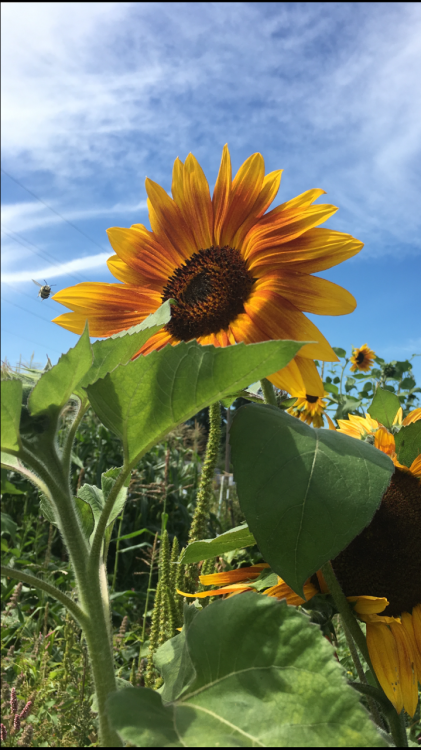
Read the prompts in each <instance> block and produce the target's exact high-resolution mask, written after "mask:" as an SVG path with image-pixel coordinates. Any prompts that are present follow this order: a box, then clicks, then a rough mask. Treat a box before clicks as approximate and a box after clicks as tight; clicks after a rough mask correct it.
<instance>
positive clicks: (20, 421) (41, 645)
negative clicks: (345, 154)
mask: <svg viewBox="0 0 421 750" xmlns="http://www.w3.org/2000/svg"><path fill="white" fill-rule="evenodd" d="M264 172H265V170H264V162H263V158H262V157H261V155H260V154H254V155H253V156H251V157H250V158H249V159H248V160H247V161H246V162H245V163H244V164H243V166H242V167H241V168H240V170H239V171H238V173H237V175H236V176H235V178H234V179H232V175H231V164H230V155H229V151H228V148H227V147H225V148H224V150H223V155H222V161H221V166H220V170H219V174H218V179H217V182H216V186H215V190H214V194H213V198H211V196H210V193H209V188H208V184H207V181H206V178H205V176H204V174H203V172H202V170H201V168H200V166H199V164H198V163H197V161H196V160H195V159H194V157H193V156H192V155H189V156H188V157H187V159H186V161H185V163H184V164H183V163H182V162H181V161H180V160H178V159H177V161H176V162H175V165H174V172H173V187H172V195H173V198H172V199H171V198H170V197H169V196H168V195H167V193H166V192H165V191H164V190H163V189H162V188H161V187H160V186H159V185H157V184H156V183H154V182H152V181H151V180H147V182H146V188H147V192H148V196H149V216H150V224H151V228H152V231H149V230H147V229H146V228H145V227H144V226H142V225H134V226H133V227H131V228H130V229H122V228H113V229H110V230H109V239H110V242H111V244H112V247H113V249H114V251H115V255H114V256H112V257H111V258H110V260H109V261H108V266H109V269H110V270H111V272H112V273H113V274H114V276H115V277H116V278H117V280H118V282H119V283H115V284H102V283H83V284H78V285H77V286H75V287H72V288H70V289H64V290H62V291H59V292H57V293H56V294H55V295H54V298H55V299H56V300H57V301H59V302H61V303H63V304H64V305H65V306H67V307H68V308H69V309H70V311H71V312H68V313H64V314H63V315H61V316H60V317H59V318H57V319H56V320H55V322H56V323H58V324H59V325H62V326H64V327H65V328H67V329H69V330H71V331H74V332H75V333H77V334H79V336H80V337H79V339H78V341H77V343H76V345H75V346H74V347H73V348H72V349H70V350H69V351H68V352H67V353H66V354H63V355H62V357H61V358H60V360H59V362H58V363H57V364H56V365H55V366H51V364H50V363H48V366H47V367H46V368H45V370H44V371H39V370H37V369H36V368H34V367H29V368H26V369H23V370H22V369H20V370H16V369H15V370H13V369H12V368H8V367H4V372H3V379H2V433H1V434H2V437H1V450H2V467H3V468H4V473H2V493H3V506H2V507H3V510H4V511H5V512H4V536H3V538H2V555H3V559H4V561H5V564H4V565H3V564H2V585H3V595H4V601H5V609H4V613H3V626H4V635H3V639H4V640H3V644H4V657H5V667H4V669H3V677H2V679H3V682H2V706H3V711H4V717H3V719H2V721H3V723H2V728H1V731H2V740H3V742H4V743H5V744H6V745H19V746H30V745H31V743H33V744H35V743H36V745H37V746H46V745H55V746H58V745H63V746H65V745H67V746H71V745H76V746H90V745H98V746H101V747H119V746H123V744H125V743H130V745H132V746H139V747H167V746H176V747H182V746H189V747H190V746H191V747H194V746H202V747H216V746H245V747H254V746H264V747H290V746H291V747H292V746H293V747H295V746H308V747H316V746H328V747H336V746H347V747H388V746H397V747H405V746H408V744H417V738H418V737H419V735H420V731H421V730H420V725H419V715H420V714H419V711H420V709H419V700H418V681H419V680H420V679H421V584H420V581H421V536H420V528H421V486H420V478H421V409H420V408H419V407H417V403H418V393H419V391H420V389H419V388H417V386H416V383H415V380H414V378H413V376H412V364H411V361H405V362H397V361H395V362H392V363H390V362H385V361H384V360H383V359H381V358H380V357H378V356H377V355H376V354H375V352H374V351H372V350H371V349H370V348H369V346H368V345H367V344H365V345H363V346H360V347H359V348H355V347H353V348H352V351H351V353H350V354H349V356H348V355H347V352H346V350H345V349H342V348H332V347H331V346H330V344H329V343H328V341H327V340H326V339H325V337H324V336H323V334H322V333H321V332H320V331H319V330H318V328H317V327H316V326H315V325H314V324H313V323H312V322H310V320H309V319H308V318H307V317H306V315H305V313H306V312H309V313H316V314H320V315H342V314H347V313H351V312H352V311H353V309H354V307H355V300H354V298H353V297H352V295H351V294H350V293H349V292H348V291H346V290H345V289H342V288H341V287H339V286H337V285H335V284H333V283H331V282H328V281H325V280H324V279H322V278H320V277H318V276H314V275H312V274H313V273H316V272H318V271H323V270H325V269H328V268H330V267H331V266H334V265H335V264H338V263H340V262H343V261H345V260H346V259H347V258H350V257H352V256H353V255H355V254H356V253H358V252H359V251H360V250H361V248H362V243H361V242H359V241H358V240H356V239H354V238H353V237H351V236H350V235H347V234H343V233H341V232H336V231H334V230H330V229H324V228H320V227H319V225H320V224H321V223H323V222H324V221H325V220H326V219H327V218H329V217H330V216H332V215H333V213H334V212H335V211H336V208H335V207H333V206H330V205H321V204H316V203H314V201H315V200H316V199H317V198H319V197H320V196H321V195H322V193H323V191H322V190H309V191H307V192H306V193H304V194H302V195H300V196H298V197H297V198H295V199H293V200H291V201H289V202H287V203H284V204H281V205H280V206H278V207H276V208H274V209H273V210H271V211H268V209H269V206H270V204H271V203H272V201H273V200H274V198H275V196H276V194H277V191H278V189H279V184H280V179H281V170H279V171H276V172H273V173H271V174H269V175H266V176H265V173H264ZM90 336H91V337H103V340H97V341H95V342H94V343H91V341H90ZM205 443H206V444H205ZM218 470H219V473H218ZM217 479H218V480H219V483H217V481H216V480H217ZM232 480H234V482H235V484H233V481H232ZM31 486H33V487H34V488H35V490H32V489H31V488H30V487H31ZM22 502H24V503H25V505H24V508H23V510H22V507H21V506H22ZM28 518H30V519H31V520H30V521H28ZM46 532H47V533H46ZM139 556H141V557H139ZM136 568H137V569H136ZM136 574H141V575H142V577H140V578H135V575H136ZM17 582H18V583H17ZM34 592H37V597H35V595H34ZM52 708H54V711H51V710H50V709H52ZM35 710H36V711H37V713H35ZM31 712H33V714H34V719H36V721H35V720H32V722H31ZM53 716H54V717H55V719H52V717H53ZM43 722H44V724H45V723H47V725H48V727H49V731H50V736H49V735H48V734H47V733H44V735H43V736H41V734H40V731H41V730H40V727H41V725H42V723H43ZM37 732H38V735H37V739H36V740H34V733H35V735H36V733H37ZM53 735H54V736H53Z"/></svg>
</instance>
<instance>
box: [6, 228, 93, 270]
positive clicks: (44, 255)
mask: <svg viewBox="0 0 421 750" xmlns="http://www.w3.org/2000/svg"><path fill="white" fill-rule="evenodd" d="M2 232H4V234H7V236H8V237H10V238H11V239H12V240H13V242H17V243H18V245H22V247H24V248H25V250H29V252H30V253H33V254H34V255H39V256H40V257H41V258H45V259H46V260H49V262H50V263H51V262H52V263H53V265H54V266H57V268H61V267H62V266H61V264H60V263H57V260H55V259H53V258H52V256H51V255H49V254H48V253H45V252H44V251H43V250H40V251H39V252H38V253H37V252H36V251H35V250H31V249H30V248H29V247H27V246H26V245H24V244H23V242H19V240H17V239H15V237H12V234H14V233H13V232H12V233H11V232H10V230H9V232H6V230H5V229H3V227H2ZM25 242H26V240H25ZM28 244H29V245H32V247H37V246H36V245H33V244H32V242H29V243H28ZM37 249H38V250H39V248H37ZM63 276H69V278H71V279H76V281H88V279H86V278H84V277H83V276H74V275H73V274H72V273H68V271H65V272H64V273H63Z"/></svg>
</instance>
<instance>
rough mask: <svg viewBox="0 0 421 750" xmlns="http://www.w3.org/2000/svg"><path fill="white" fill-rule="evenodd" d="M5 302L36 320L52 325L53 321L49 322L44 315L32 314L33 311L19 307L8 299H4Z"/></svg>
mask: <svg viewBox="0 0 421 750" xmlns="http://www.w3.org/2000/svg"><path fill="white" fill-rule="evenodd" d="M3 301H4V302H7V304H8V305H13V307H18V308H19V310H23V311H24V312H27V313H29V314H30V315H33V316H34V317H35V318H39V319H40V320H44V321H45V322H46V323H51V320H49V318H44V317H43V316H42V315H38V314H37V313H34V312H32V310H28V308H27V307H22V305H17V304H16V302H11V301H10V299H6V298H5V297H3Z"/></svg>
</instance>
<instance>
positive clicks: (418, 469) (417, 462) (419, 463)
mask: <svg viewBox="0 0 421 750" xmlns="http://www.w3.org/2000/svg"><path fill="white" fill-rule="evenodd" d="M409 471H410V472H411V474H413V475H414V477H418V478H419V479H421V455H420V456H417V457H416V458H414V460H413V462H412V464H411V466H410V467H409Z"/></svg>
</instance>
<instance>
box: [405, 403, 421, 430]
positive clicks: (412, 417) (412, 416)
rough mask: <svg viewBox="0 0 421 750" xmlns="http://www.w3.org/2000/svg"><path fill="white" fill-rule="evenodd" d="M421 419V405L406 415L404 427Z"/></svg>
mask: <svg viewBox="0 0 421 750" xmlns="http://www.w3.org/2000/svg"><path fill="white" fill-rule="evenodd" d="M419 419H421V407H419V408H418V409H414V410H413V411H410V412H409V414H408V416H407V417H405V419H404V420H403V421H402V424H403V426H404V427H406V425H408V424H412V423H413V422H418V420H419Z"/></svg>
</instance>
